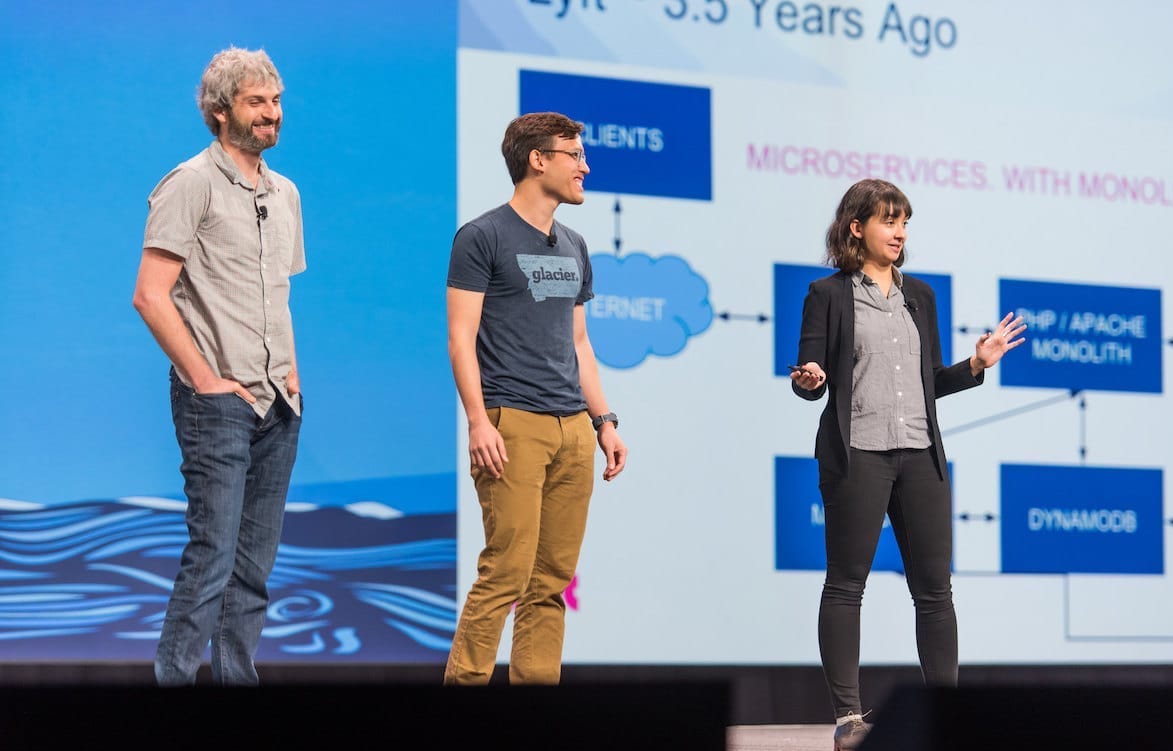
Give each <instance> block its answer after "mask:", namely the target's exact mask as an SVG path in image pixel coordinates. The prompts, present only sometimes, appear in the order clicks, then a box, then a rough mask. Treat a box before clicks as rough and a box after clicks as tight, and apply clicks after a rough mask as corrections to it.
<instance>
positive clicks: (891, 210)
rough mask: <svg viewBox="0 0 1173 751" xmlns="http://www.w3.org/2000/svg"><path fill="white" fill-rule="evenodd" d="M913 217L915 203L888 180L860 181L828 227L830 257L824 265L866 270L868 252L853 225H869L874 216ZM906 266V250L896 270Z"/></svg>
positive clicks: (851, 269) (841, 202)
mask: <svg viewBox="0 0 1173 751" xmlns="http://www.w3.org/2000/svg"><path fill="white" fill-rule="evenodd" d="M901 213H903V214H904V217H905V218H906V219H907V218H910V217H911V216H912V204H911V203H909V202H908V197H907V196H905V195H904V193H903V192H902V191H901V190H900V188H897V187H896V186H895V185H893V184H892V183H890V182H888V181H887V180H874V179H869V180H860V181H859V182H857V183H856V184H855V185H852V186H851V187H850V188H848V189H847V192H846V193H844V194H843V198H842V199H840V201H839V208H838V209H836V210H835V221H833V222H831V226H830V227H828V228H827V256H826V258H825V259H823V260H824V262H825V263H826V264H827V265H828V266H834V267H836V268H838V269H842V270H843V271H858V270H859V269H861V268H863V262H864V260H865V259H866V258H867V249H866V248H864V246H863V243H862V242H860V240H859V239H858V238H857V237H856V236H855V235H853V234H851V223H852V222H853V221H858V222H859V223H860V224H866V223H867V220H868V219H871V218H872V217H873V216H880V217H883V218H888V217H895V216H899V215H900V214H901ZM903 265H904V250H903V249H901V251H900V257H899V258H897V259H896V267H897V268H899V267H901V266H903Z"/></svg>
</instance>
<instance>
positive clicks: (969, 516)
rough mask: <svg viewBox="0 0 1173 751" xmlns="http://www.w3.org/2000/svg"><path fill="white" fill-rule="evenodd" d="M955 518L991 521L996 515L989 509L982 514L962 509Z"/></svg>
mask: <svg viewBox="0 0 1173 751" xmlns="http://www.w3.org/2000/svg"><path fill="white" fill-rule="evenodd" d="M957 518H958V519H960V520H961V521H963V522H992V521H994V520H995V519H997V518H998V517H997V516H996V515H994V514H991V513H990V512H989V511H987V512H986V513H984V514H971V513H969V512H968V511H962V512H961V513H960V514H958V515H957Z"/></svg>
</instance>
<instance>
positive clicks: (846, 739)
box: [835, 715, 872, 751]
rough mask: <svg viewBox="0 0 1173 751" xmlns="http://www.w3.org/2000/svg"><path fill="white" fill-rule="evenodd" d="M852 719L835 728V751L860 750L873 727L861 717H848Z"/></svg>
mask: <svg viewBox="0 0 1173 751" xmlns="http://www.w3.org/2000/svg"><path fill="white" fill-rule="evenodd" d="M848 716H849V717H850V718H851V719H849V720H848V721H847V722H845V723H843V724H842V725H838V726H837V727H836V728H835V751H853V750H854V749H857V748H859V744H861V743H863V739H864V738H866V737H867V735H868V731H869V730H871V729H872V726H871V725H870V724H868V723H866V722H864V721H863V717H862V716H860V715H848Z"/></svg>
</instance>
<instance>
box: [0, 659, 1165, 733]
mask: <svg viewBox="0 0 1173 751" xmlns="http://www.w3.org/2000/svg"><path fill="white" fill-rule="evenodd" d="M257 669H258V672H259V673H260V675H261V681H262V687H263V688H264V687H274V688H279V687H285V686H291V687H307V686H308V687H318V686H333V687H340V688H341V687H367V688H370V687H376V688H377V687H385V688H387V687H390V688H394V687H405V688H410V687H425V688H426V687H429V686H440V684H441V682H442V679H443V671H444V668H443V665H441V664H432V663H428V664H405V665H395V664H382V663H381V664H329V665H316V664H307V663H288V664H276V663H265V664H260V665H258V666H257ZM860 681H861V687H862V692H863V699H864V707H865V709H868V708H870V709H873V710H877V711H878V710H879V709H880V708H881V707H882V706H883V705H884V704H885V703H886V702H888V701H889V700H890V699H891V698H892V696H893V694H894V693H895V692H897V691H898V690H903V689H906V688H907V689H916V688H917V687H919V686H920V670H919V669H918V668H917V667H915V666H907V665H894V666H865V667H863V668H862V669H861V671H860ZM209 683H210V679H209V675H208V674H207V669H206V667H205V668H204V670H203V672H201V675H200V680H199V682H198V685H199V686H207V685H209ZM506 683H507V679H506V669H505V668H504V666H498V669H497V672H496V673H495V674H494V676H493V681H492V683H491V684H490V685H491V686H492V687H499V688H509V687H508V686H507V685H506ZM153 685H154V675H153V671H152V667H151V665H150V664H149V663H109V662H75V663H67V662H0V689H7V688H16V687H53V686H58V687H70V686H72V687H91V686H92V687H136V686H137V687H152V686H153ZM641 685H642V686H655V685H672V686H688V685H709V686H713V685H715V686H721V687H723V688H725V689H726V691H727V702H726V710H727V711H726V714H727V718H726V719H727V721H728V723H729V724H730V725H803V724H819V723H826V722H831V721H833V718H832V717H831V712H830V707H829V698H828V695H827V689H826V685H825V683H824V682H823V675H822V671H821V669H820V668H819V667H818V666H762V665H748V666H742V665H702V666H698V665H566V666H564V667H563V670H562V686H561V687H566V688H570V689H575V688H578V687H582V689H583V690H584V691H588V690H592V689H596V688H606V687H613V686H620V687H623V686H637V687H638V686H641ZM1004 686H1035V687H1041V688H1045V687H1051V686H1054V687H1067V688H1070V687H1075V688H1080V687H1089V688H1114V687H1119V688H1125V689H1130V688H1141V689H1145V688H1150V689H1162V688H1170V687H1173V665H1030V666H1024V665H1013V666H1003V665H963V666H962V667H961V688H962V689H983V688H989V689H998V688H1000V687H1004ZM566 693H568V694H569V691H568V692H566Z"/></svg>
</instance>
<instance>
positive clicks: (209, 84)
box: [196, 47, 285, 136]
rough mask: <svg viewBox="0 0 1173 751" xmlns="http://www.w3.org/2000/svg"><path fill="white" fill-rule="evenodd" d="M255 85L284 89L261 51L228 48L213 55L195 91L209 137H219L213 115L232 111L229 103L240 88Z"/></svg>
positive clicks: (271, 62) (271, 64) (278, 76)
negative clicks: (269, 85) (210, 135)
mask: <svg viewBox="0 0 1173 751" xmlns="http://www.w3.org/2000/svg"><path fill="white" fill-rule="evenodd" d="M258 83H259V84H273V85H274V86H276V87H277V90H278V91H281V90H284V88H285V85H284V84H283V83H281V76H280V75H279V74H278V73H277V67H276V66H275V65H273V61H272V60H270V59H269V56H268V55H267V54H265V51H264V50H246V49H241V48H239V47H229V48H228V49H226V50H221V51H220V52H217V53H216V56H215V57H213V58H212V61H211V62H210V63H208V67H207V68H205V69H204V75H203V77H202V78H201V79H200V85H199V88H198V89H197V90H196V104H198V105H199V108H200V112H201V113H203V116H204V122H205V123H207V125H208V130H210V131H212V135H214V136H218V135H220V121H219V120H217V119H216V113H217V112H224V111H226V110H231V109H232V101H233V100H234V99H235V98H236V95H237V93H238V92H239V91H240V87H241V86H243V85H246V84H258Z"/></svg>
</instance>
